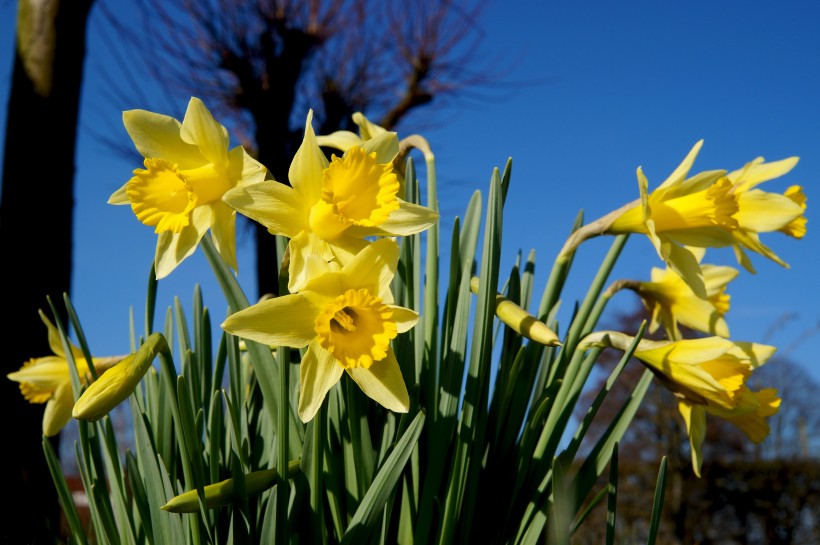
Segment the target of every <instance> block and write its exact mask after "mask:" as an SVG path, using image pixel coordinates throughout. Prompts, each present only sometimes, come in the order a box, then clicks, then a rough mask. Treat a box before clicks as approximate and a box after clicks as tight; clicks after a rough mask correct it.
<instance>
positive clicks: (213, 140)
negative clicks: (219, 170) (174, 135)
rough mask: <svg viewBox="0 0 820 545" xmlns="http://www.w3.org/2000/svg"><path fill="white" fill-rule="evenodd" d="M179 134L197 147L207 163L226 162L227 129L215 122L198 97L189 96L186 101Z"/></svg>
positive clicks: (219, 163)
mask: <svg viewBox="0 0 820 545" xmlns="http://www.w3.org/2000/svg"><path fill="white" fill-rule="evenodd" d="M179 135H180V138H182V140H183V141H185V142H187V143H189V144H192V145H195V146H197V147H199V151H200V153H202V156H203V157H205V159H206V160H207V161H208V162H209V163H213V164H215V165H227V164H228V131H227V130H226V129H225V127H223V126H222V125H220V124H219V123H217V122H216V120H215V119H214V116H213V115H211V112H210V111H208V108H206V107H205V104H203V103H202V101H201V100H200V99H198V98H196V97H191V100H189V101H188V109H187V110H186V111H185V119H183V120H182V127H181V128H180V133H179Z"/></svg>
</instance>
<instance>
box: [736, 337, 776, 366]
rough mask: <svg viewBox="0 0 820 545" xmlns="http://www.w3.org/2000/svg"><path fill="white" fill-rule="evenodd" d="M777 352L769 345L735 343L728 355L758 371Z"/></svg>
mask: <svg viewBox="0 0 820 545" xmlns="http://www.w3.org/2000/svg"><path fill="white" fill-rule="evenodd" d="M775 352H777V348H776V347H774V346H771V345H768V344H759V343H750V342H744V341H735V342H734V346H733V347H732V348H731V349H730V350H729V352H728V353H729V354H731V355H733V356H735V357H736V358H739V359H741V360H743V361H744V362H745V363H748V364H749V365H750V366H752V368H755V369H756V368H758V367H760V366H761V365H763V364H764V363H766V362H767V361H769V359H770V358H771V357H772V356H774V353H775Z"/></svg>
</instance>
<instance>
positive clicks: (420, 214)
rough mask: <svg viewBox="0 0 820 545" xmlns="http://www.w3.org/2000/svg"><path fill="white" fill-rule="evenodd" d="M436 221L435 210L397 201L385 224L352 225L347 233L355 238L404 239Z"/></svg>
mask: <svg viewBox="0 0 820 545" xmlns="http://www.w3.org/2000/svg"><path fill="white" fill-rule="evenodd" d="M438 220H439V214H438V212H436V211H435V210H433V209H431V208H427V207H426V206H420V205H418V204H412V203H409V202H404V201H402V200H401V199H399V209H398V210H394V211H393V212H391V213H390V216H389V217H388V218H387V221H386V222H384V223H382V224H381V225H379V226H377V227H362V226H358V225H354V226H351V227H350V228H349V229H348V233H349V234H350V235H351V236H355V237H357V238H364V237H369V236H402V237H406V236H409V235H415V234H416V233H420V232H422V231H424V230H425V229H428V228H429V227H431V226H432V225H434V224H435V223H436V222H437V221H438Z"/></svg>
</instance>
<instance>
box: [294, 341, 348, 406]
mask: <svg viewBox="0 0 820 545" xmlns="http://www.w3.org/2000/svg"><path fill="white" fill-rule="evenodd" d="M342 373H344V368H343V367H342V366H341V365H339V364H338V363H337V362H336V360H335V359H334V358H333V355H332V354H331V353H330V352H328V351H327V350H325V349H324V348H322V347H320V346H319V345H318V344H316V343H311V344H310V346H308V349H307V351H306V352H305V355H304V357H303V358H302V363H301V365H300V366H299V388H300V389H299V418H300V419H301V420H302V422H309V421H310V420H312V419H313V417H314V416H316V412H317V411H318V410H319V407H321V406H322V402H323V401H324V400H325V396H327V393H328V392H329V391H330V389H331V388H333V386H335V385H336V383H338V382H339V379H340V378H342Z"/></svg>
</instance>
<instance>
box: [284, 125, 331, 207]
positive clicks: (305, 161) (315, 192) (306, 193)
mask: <svg viewBox="0 0 820 545" xmlns="http://www.w3.org/2000/svg"><path fill="white" fill-rule="evenodd" d="M327 167H328V161H327V157H325V154H324V153H323V152H322V150H321V149H320V148H319V144H318V143H317V142H316V133H314V132H313V110H310V111H309V112H308V116H307V121H306V122H305V136H304V139H303V140H302V145H301V146H299V149H298V150H297V151H296V155H295V156H294V157H293V161H292V162H291V164H290V170H288V180H290V183H291V185H292V186H293V188H294V189H295V190H296V191H298V192H299V194H300V195H301V196H302V199H303V200H304V201H305V202H307V203H309V206H312V205H313V203H315V202H316V201H318V200H319V198H320V197H321V196H322V180H323V178H324V171H325V169H326V168H327Z"/></svg>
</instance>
